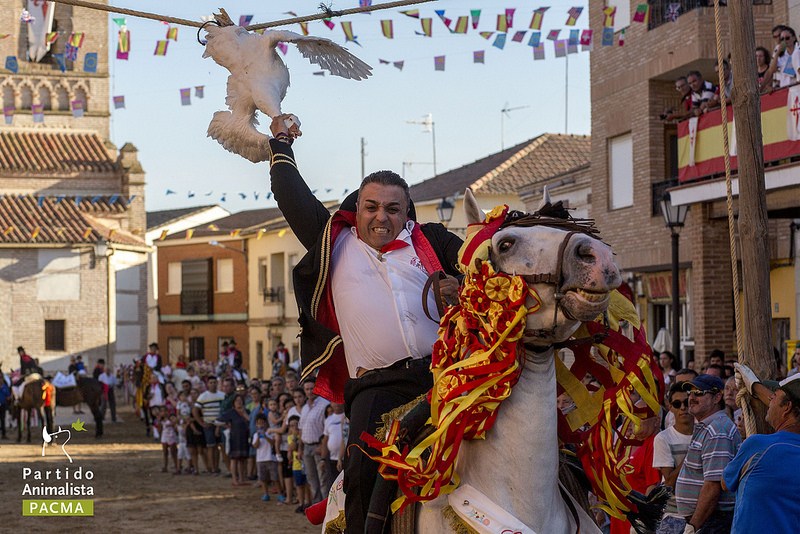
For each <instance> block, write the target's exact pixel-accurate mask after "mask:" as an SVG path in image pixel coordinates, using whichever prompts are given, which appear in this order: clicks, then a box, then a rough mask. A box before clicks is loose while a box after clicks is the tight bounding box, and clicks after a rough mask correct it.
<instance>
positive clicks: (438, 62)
mask: <svg viewBox="0 0 800 534" xmlns="http://www.w3.org/2000/svg"><path fill="white" fill-rule="evenodd" d="M433 70H444V56H436V57H434V58H433Z"/></svg>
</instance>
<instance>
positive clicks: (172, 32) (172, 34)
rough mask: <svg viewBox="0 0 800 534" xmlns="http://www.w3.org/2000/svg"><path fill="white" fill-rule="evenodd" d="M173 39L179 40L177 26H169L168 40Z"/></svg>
mask: <svg viewBox="0 0 800 534" xmlns="http://www.w3.org/2000/svg"><path fill="white" fill-rule="evenodd" d="M170 39H172V40H173V41H177V40H178V27H177V26H170V27H169V28H167V40H170Z"/></svg>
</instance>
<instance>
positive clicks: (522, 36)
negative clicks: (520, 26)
mask: <svg viewBox="0 0 800 534" xmlns="http://www.w3.org/2000/svg"><path fill="white" fill-rule="evenodd" d="M525 33H526V32H525V30H522V31H518V32H514V37H512V38H511V40H512V41H514V42H515V43H521V42H522V40H523V39H525Z"/></svg>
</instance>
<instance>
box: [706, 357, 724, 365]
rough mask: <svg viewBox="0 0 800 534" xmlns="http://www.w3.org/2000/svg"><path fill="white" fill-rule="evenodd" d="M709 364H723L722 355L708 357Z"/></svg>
mask: <svg viewBox="0 0 800 534" xmlns="http://www.w3.org/2000/svg"><path fill="white" fill-rule="evenodd" d="M708 365H720V366H721V365H722V357H720V356H712V357H710V358H709V359H708Z"/></svg>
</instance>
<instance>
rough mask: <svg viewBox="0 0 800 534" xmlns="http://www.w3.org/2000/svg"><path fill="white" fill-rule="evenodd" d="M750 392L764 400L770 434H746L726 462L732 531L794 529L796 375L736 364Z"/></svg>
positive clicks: (798, 514)
mask: <svg viewBox="0 0 800 534" xmlns="http://www.w3.org/2000/svg"><path fill="white" fill-rule="evenodd" d="M734 367H735V368H736V375H737V379H741V381H742V382H744V385H745V386H746V387H747V390H748V391H749V392H750V394H751V395H753V396H754V397H756V398H758V399H759V400H760V401H761V402H763V403H765V404H767V405H768V406H769V408H768V409H767V416H766V420H767V422H768V423H769V424H770V426H772V428H774V429H775V433H774V434H755V435H753V436H750V437H749V438H747V439H746V440H745V441H744V443H742V447H741V448H740V449H739V453H738V454H737V455H736V457H735V458H734V459H733V460H732V461H731V462H730V463H729V464H728V466H727V467H726V468H725V473H724V480H723V482H724V485H725V486H727V487H728V488H729V489H730V490H732V491H735V492H736V510H735V511H734V514H733V532H770V533H772V532H779V533H783V532H787V533H789V532H797V520H798V518H800V499H798V498H797V496H798V495H800V478H798V476H797V466H798V465H800V375H793V376H790V377H789V378H786V379H785V380H783V381H781V382H771V381H766V380H765V381H764V382H761V381H760V380H759V379H758V377H757V376H756V375H755V373H753V371H752V370H751V369H750V368H749V367H747V366H745V365H740V364H738V363H736V364H734Z"/></svg>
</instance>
